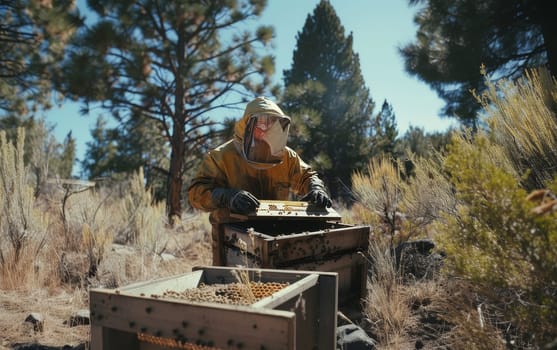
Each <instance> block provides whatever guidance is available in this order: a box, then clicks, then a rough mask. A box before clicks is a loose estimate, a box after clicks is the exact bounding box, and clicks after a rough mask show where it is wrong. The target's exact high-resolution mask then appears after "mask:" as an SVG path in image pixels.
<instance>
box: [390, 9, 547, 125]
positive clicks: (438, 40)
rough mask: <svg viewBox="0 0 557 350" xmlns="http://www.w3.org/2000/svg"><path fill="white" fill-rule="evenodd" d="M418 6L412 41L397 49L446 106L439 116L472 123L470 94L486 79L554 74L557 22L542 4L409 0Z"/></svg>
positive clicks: (473, 112) (474, 105)
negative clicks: (531, 71) (537, 70)
mask: <svg viewBox="0 0 557 350" xmlns="http://www.w3.org/2000/svg"><path fill="white" fill-rule="evenodd" d="M408 2H409V4H410V5H416V4H419V5H422V7H421V8H420V10H419V12H418V13H417V15H416V17H415V19H414V21H415V22H416V24H417V25H418V32H417V34H416V39H415V42H413V43H410V44H408V45H406V46H404V47H402V48H401V49H400V53H401V54H402V56H403V58H404V60H405V62H406V70H407V71H408V72H409V73H410V74H412V75H415V76H417V77H418V78H420V79H421V80H423V81H424V82H425V83H427V84H429V85H430V86H431V87H432V88H433V89H434V90H435V91H436V92H437V94H438V95H439V96H440V97H441V98H442V99H443V100H445V102H446V105H445V107H444V108H443V111H442V114H444V115H446V116H449V117H456V118H458V119H459V120H460V121H461V122H464V123H465V124H466V125H469V126H474V125H476V124H477V111H478V110H479V109H480V104H479V103H477V101H476V100H475V98H474V97H473V95H472V94H471V93H470V91H471V90H476V91H478V92H481V91H483V90H484V89H485V84H484V77H483V76H482V75H481V74H480V66H482V65H484V66H485V71H486V74H487V76H489V77H492V78H495V79H498V78H511V79H512V78H516V77H517V76H519V75H521V74H522V73H523V71H524V69H525V68H528V67H537V66H540V65H547V66H548V67H549V69H550V71H551V73H552V75H553V76H556V75H557V21H555V18H554V17H555V16H554V11H553V3H552V2H551V1H547V0H490V1H484V0H452V1H446V0H409V1H408Z"/></svg>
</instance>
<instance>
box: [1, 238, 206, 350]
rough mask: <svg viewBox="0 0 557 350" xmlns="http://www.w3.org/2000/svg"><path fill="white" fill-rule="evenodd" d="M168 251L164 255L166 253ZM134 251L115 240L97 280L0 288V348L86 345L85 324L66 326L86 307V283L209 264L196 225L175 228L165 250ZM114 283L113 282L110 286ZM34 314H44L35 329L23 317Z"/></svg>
mask: <svg viewBox="0 0 557 350" xmlns="http://www.w3.org/2000/svg"><path fill="white" fill-rule="evenodd" d="M166 254H168V255H166ZM145 260H146V259H145V257H144V256H143V257H139V256H135V255H134V250H133V249H132V248H131V247H126V246H118V245H115V246H113V248H112V249H111V250H110V252H109V253H108V254H107V256H106V257H105V260H104V261H105V265H103V266H101V267H100V268H99V279H98V280H95V281H89V282H90V284H89V285H88V286H84V285H82V286H79V285H60V286H59V287H56V288H50V289H49V288H41V289H35V290H31V291H29V290H3V289H0V350H8V349H9V350H11V349H14V347H15V346H16V345H18V344H37V345H38V344H40V345H42V346H43V347H41V349H46V348H47V347H48V349H49V350H54V349H64V350H69V348H70V349H73V348H74V347H77V346H79V345H81V348H83V344H85V349H87V348H88V342H89V337H90V327H89V326H88V325H82V326H74V327H70V326H69V325H68V321H69V319H70V318H71V316H72V315H74V314H75V313H76V312H77V311H79V310H88V309H89V304H88V303H89V301H88V287H91V286H92V287H98V286H100V285H103V284H104V285H109V284H113V283H114V282H115V281H116V282H117V283H121V285H126V284H128V283H132V282H137V281H141V280H151V279H156V278H161V277H165V276H172V275H180V274H184V273H189V272H191V269H192V267H194V266H209V265H211V251H210V243H209V240H208V235H207V234H206V233H204V232H203V231H202V230H200V231H197V232H194V234H192V232H191V231H190V232H185V231H181V230H175V231H173V232H171V233H170V234H169V238H168V239H167V241H166V248H165V255H164V257H163V256H159V257H156V258H155V259H150V260H149V261H148V262H146V261H145ZM112 287H116V286H112ZM31 313H39V314H41V315H42V317H43V319H44V328H43V330H42V331H35V330H34V329H33V325H32V324H31V323H30V322H25V319H26V318H27V317H28V316H29V315H30V314H31Z"/></svg>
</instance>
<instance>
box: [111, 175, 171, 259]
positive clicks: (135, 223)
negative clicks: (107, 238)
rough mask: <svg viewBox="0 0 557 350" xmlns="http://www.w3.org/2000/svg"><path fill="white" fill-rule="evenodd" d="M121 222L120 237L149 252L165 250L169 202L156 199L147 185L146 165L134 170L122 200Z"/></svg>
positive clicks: (120, 205)
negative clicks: (164, 233) (165, 202)
mask: <svg viewBox="0 0 557 350" xmlns="http://www.w3.org/2000/svg"><path fill="white" fill-rule="evenodd" d="M119 208H120V215H121V219H122V221H121V224H122V225H121V226H120V228H119V237H121V238H122V239H123V241H124V242H125V243H134V244H136V245H137V246H138V247H139V248H140V249H141V250H142V251H144V252H146V253H155V254H156V253H159V252H161V251H162V250H164V245H163V242H161V239H163V238H164V237H162V233H163V232H164V226H165V221H164V218H165V204H164V203H162V202H155V201H154V199H153V194H152V192H151V190H150V189H149V188H147V189H146V188H145V178H144V176H143V168H140V169H139V170H138V171H137V172H136V173H134V174H133V176H132V177H131V179H130V181H129V188H128V191H127V193H126V195H125V196H124V198H122V200H121V202H120V203H119Z"/></svg>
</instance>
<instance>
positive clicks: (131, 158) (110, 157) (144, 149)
mask: <svg viewBox="0 0 557 350" xmlns="http://www.w3.org/2000/svg"><path fill="white" fill-rule="evenodd" d="M91 138H92V140H91V141H90V142H88V143H87V149H86V151H85V157H84V159H83V161H82V167H83V170H84V171H85V174H84V176H86V177H89V178H95V177H111V178H116V179H118V178H121V177H122V176H127V175H128V174H131V173H133V172H136V171H137V169H138V168H143V172H144V174H145V175H144V176H145V180H146V184H147V185H149V186H150V187H151V188H152V189H153V190H154V191H155V194H156V196H157V199H164V195H163V193H164V190H165V189H166V177H167V169H168V163H169V160H168V154H169V150H168V145H167V143H166V142H165V137H164V133H163V132H162V130H160V128H159V124H158V123H156V122H155V121H153V120H152V119H149V118H142V117H140V116H138V117H136V118H132V119H129V120H127V121H126V122H124V123H123V124H121V125H118V126H116V127H108V123H107V121H106V119H104V118H103V117H99V118H98V119H97V123H96V125H95V128H94V129H92V130H91Z"/></svg>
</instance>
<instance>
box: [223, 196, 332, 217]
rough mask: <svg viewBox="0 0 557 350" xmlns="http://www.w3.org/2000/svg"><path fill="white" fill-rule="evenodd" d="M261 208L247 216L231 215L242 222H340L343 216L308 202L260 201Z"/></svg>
mask: <svg viewBox="0 0 557 350" xmlns="http://www.w3.org/2000/svg"><path fill="white" fill-rule="evenodd" d="M259 202H260V205H259V208H257V210H256V211H255V212H254V213H250V214H247V215H241V214H234V213H232V214H230V216H232V217H234V218H237V219H241V220H261V219H292V220H298V219H300V220H303V219H313V220H315V219H318V220H323V221H327V220H335V221H339V220H340V219H341V216H340V215H339V213H337V212H336V210H334V209H333V208H322V207H318V206H315V205H313V204H310V203H308V202H297V201H275V200H260V201H259Z"/></svg>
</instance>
